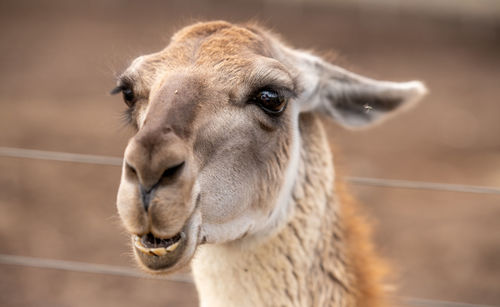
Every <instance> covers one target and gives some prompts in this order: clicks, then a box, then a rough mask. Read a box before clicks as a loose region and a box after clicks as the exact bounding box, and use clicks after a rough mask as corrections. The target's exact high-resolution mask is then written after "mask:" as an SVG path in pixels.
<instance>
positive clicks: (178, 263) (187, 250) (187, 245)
mask: <svg viewBox="0 0 500 307" xmlns="http://www.w3.org/2000/svg"><path fill="white" fill-rule="evenodd" d="M200 225H201V213H200V211H199V210H195V212H193V214H192V215H191V217H190V218H189V219H188V220H187V221H186V223H185V225H184V227H183V228H182V230H181V231H180V232H179V233H178V234H176V235H174V236H173V237H170V238H158V237H155V236H154V235H153V234H152V233H148V234H145V235H142V236H137V235H132V238H131V239H132V246H133V250H134V254H135V256H136V259H137V260H138V263H139V264H140V265H141V267H142V268H143V269H145V270H146V271H147V272H149V273H154V274H156V273H158V274H162V273H170V272H173V271H176V270H178V269H180V268H182V267H184V266H185V265H186V264H187V263H189V261H190V260H191V258H192V257H193V255H194V252H195V250H196V247H197V246H198V236H199V230H200Z"/></svg>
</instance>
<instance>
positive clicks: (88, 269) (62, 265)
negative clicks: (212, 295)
mask: <svg viewBox="0 0 500 307" xmlns="http://www.w3.org/2000/svg"><path fill="white" fill-rule="evenodd" d="M0 264H4V265H18V266H24V267H35V268H42V269H54V270H62V271H70V272H79V273H90V274H104V275H115V276H124V277H133V278H148V279H162V280H167V281H172V282H182V283H188V284H193V283H194V282H193V279H192V278H191V277H190V276H189V275H187V274H176V275H170V276H163V277H158V276H152V275H146V274H141V273H139V272H137V271H135V270H132V269H129V268H126V267H120V266H113V265H105V264H94V263H86V262H77V261H67V260H56V259H43V258H35V257H26V256H18V255H6V254H0ZM398 299H400V300H401V301H402V302H404V303H405V304H406V305H408V306H415V307H495V306H491V305H479V304H470V303H461V302H448V301H440V300H430V299H423V298H415V297H399V298H398Z"/></svg>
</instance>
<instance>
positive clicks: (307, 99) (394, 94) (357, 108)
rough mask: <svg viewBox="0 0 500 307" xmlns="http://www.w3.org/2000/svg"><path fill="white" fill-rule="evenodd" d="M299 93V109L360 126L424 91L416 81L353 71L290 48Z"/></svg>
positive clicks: (411, 101)
mask: <svg viewBox="0 0 500 307" xmlns="http://www.w3.org/2000/svg"><path fill="white" fill-rule="evenodd" d="M291 52H292V54H293V59H294V60H295V61H294V62H295V65H296V68H297V69H298V71H299V76H298V80H299V83H300V86H301V87H302V93H301V94H299V97H298V100H299V103H300V104H301V107H300V108H301V110H302V111H303V112H305V111H318V112H321V113H324V114H326V115H329V116H330V117H332V118H333V119H334V120H335V121H337V122H338V123H340V124H341V125H343V126H345V127H348V128H361V127H364V126H368V125H371V124H374V123H377V122H380V121H381V120H383V119H385V118H387V117H388V116H389V115H391V114H393V113H395V112H394V111H396V110H402V109H406V108H407V107H409V106H411V105H413V104H414V103H415V102H417V101H418V100H419V99H420V98H422V97H423V96H424V95H425V94H426V93H427V89H426V88H425V86H424V85H423V84H422V82H419V81H411V82H389V81H378V80H373V79H369V78H366V77H363V76H359V75H356V74H354V73H352V72H349V71H347V70H345V69H342V68H340V67H338V66H335V65H332V64H330V63H327V62H325V61H324V60H322V59H321V58H318V57H316V56H313V55H310V54H308V53H305V52H301V51H296V50H291Z"/></svg>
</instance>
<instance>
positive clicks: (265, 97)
mask: <svg viewBox="0 0 500 307" xmlns="http://www.w3.org/2000/svg"><path fill="white" fill-rule="evenodd" d="M252 101H253V102H255V103H256V104H257V105H258V106H259V107H260V108H261V109H262V110H264V112H266V113H268V114H270V115H279V114H281V113H282V112H283V111H284V110H285V108H286V105H287V99H285V97H283V96H282V95H280V94H279V93H278V92H276V91H273V90H261V91H259V92H258V93H257V95H255V96H254V97H253V98H252Z"/></svg>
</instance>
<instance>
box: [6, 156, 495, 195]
mask: <svg viewBox="0 0 500 307" xmlns="http://www.w3.org/2000/svg"><path fill="white" fill-rule="evenodd" d="M0 156H4V157H13V158H27V159H40V160H51V161H61V162H76V163H87V164H101V165H111V166H121V165H122V161H123V160H122V158H119V157H110V156H99V155H86V154H75V153H67V152H54V151H43V150H32V149H24V148H13V147H0ZM344 180H346V181H347V182H349V183H351V184H356V185H366V186H376V187H388V188H402V189H416V190H434V191H448V192H460V193H477V194H494V195H500V188H497V187H485V186H472V185H461V184H446V183H436V182H423V181H409V180H395V179H382V178H367V177H344Z"/></svg>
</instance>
